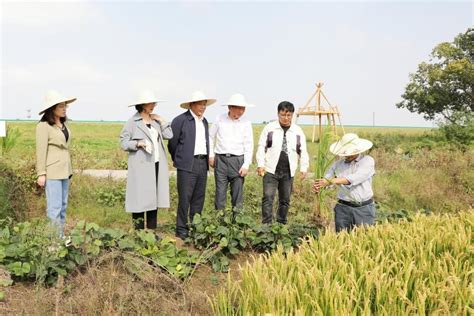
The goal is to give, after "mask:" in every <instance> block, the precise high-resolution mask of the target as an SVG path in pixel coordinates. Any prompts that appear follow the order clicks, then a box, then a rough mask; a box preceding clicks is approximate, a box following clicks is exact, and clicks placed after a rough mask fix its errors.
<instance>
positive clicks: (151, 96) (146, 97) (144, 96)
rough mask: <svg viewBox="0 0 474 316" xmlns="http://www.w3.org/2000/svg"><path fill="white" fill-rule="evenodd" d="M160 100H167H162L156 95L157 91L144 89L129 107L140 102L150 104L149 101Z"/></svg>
mask: <svg viewBox="0 0 474 316" xmlns="http://www.w3.org/2000/svg"><path fill="white" fill-rule="evenodd" d="M158 102H166V101H165V100H160V99H158V98H157V97H156V95H155V93H154V92H153V91H151V90H142V91H140V92H139V93H138V96H137V98H136V99H135V101H133V102H132V104H130V105H129V107H132V106H136V105H139V104H148V103H158Z"/></svg>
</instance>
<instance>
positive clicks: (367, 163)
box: [313, 133, 375, 232]
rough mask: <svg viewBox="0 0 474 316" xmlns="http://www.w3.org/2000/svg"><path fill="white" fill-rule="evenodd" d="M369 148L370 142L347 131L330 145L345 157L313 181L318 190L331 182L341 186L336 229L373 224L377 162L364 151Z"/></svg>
mask: <svg viewBox="0 0 474 316" xmlns="http://www.w3.org/2000/svg"><path fill="white" fill-rule="evenodd" d="M370 148H372V142H371V141H369V140H367V139H362V138H359V136H357V135H356V134H353V133H347V134H345V135H344V136H343V137H342V138H341V139H340V140H339V141H337V142H335V143H333V144H331V146H330V147H329V150H330V151H331V153H333V154H334V155H336V156H339V157H341V158H343V159H340V160H338V161H336V162H334V163H333V164H332V165H331V167H330V168H329V170H328V172H326V174H325V176H324V178H322V179H317V180H315V181H314V183H313V191H314V192H315V193H318V192H319V191H320V190H321V189H322V188H324V187H327V186H330V185H334V184H335V185H337V186H338V193H337V198H338V200H337V204H336V206H335V207H334V215H335V221H336V232H340V231H342V230H350V229H353V228H354V227H355V226H360V225H373V224H374V221H375V204H374V200H373V196H374V192H373V190H372V177H373V176H374V174H375V161H374V159H373V158H372V157H371V156H369V155H363V154H362V153H363V152H365V151H367V150H369V149H370Z"/></svg>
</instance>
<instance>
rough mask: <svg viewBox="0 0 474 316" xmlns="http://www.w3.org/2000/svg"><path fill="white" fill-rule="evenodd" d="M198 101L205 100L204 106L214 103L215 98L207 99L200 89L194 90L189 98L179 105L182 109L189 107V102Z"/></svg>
mask: <svg viewBox="0 0 474 316" xmlns="http://www.w3.org/2000/svg"><path fill="white" fill-rule="evenodd" d="M198 101H206V106H208V105H211V104H213V103H215V102H216V101H217V100H216V99H209V98H208V97H206V95H205V94H204V92H202V91H194V92H193V94H192V95H191V98H189V101H186V102H184V103H181V104H180V106H181V107H182V108H183V109H189V104H190V103H191V102H198Z"/></svg>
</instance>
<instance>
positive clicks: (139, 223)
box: [132, 162, 159, 229]
mask: <svg viewBox="0 0 474 316" xmlns="http://www.w3.org/2000/svg"><path fill="white" fill-rule="evenodd" d="M158 164H159V162H157V163H155V176H156V178H155V179H156V184H157V189H158V167H159V165H158ZM145 214H146V228H148V229H155V228H156V225H157V217H158V210H150V211H146V212H141V213H132V219H133V225H134V226H135V229H144V228H145Z"/></svg>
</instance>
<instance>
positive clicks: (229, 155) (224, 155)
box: [216, 154, 244, 157]
mask: <svg viewBox="0 0 474 316" xmlns="http://www.w3.org/2000/svg"><path fill="white" fill-rule="evenodd" d="M216 155H217V156H222V157H243V156H244V155H232V154H216Z"/></svg>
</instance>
